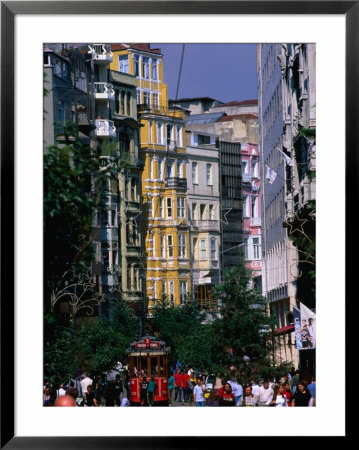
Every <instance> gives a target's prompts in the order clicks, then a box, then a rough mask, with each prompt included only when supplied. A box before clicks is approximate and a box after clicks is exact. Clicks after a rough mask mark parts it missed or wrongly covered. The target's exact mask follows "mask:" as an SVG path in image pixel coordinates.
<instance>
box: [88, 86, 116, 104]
mask: <svg viewBox="0 0 359 450" xmlns="http://www.w3.org/2000/svg"><path fill="white" fill-rule="evenodd" d="M89 91H90V93H91V95H93V96H94V97H95V99H97V100H115V91H114V90H113V86H112V84H110V83H93V84H91V83H90V85H89Z"/></svg>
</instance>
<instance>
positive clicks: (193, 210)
mask: <svg viewBox="0 0 359 450" xmlns="http://www.w3.org/2000/svg"><path fill="white" fill-rule="evenodd" d="M196 138H197V136H194V132H187V159H188V165H187V186H188V191H187V198H188V216H189V219H190V248H191V257H192V268H193V270H192V286H193V291H194V298H195V300H196V301H197V302H198V304H199V305H200V307H201V308H202V309H207V308H208V307H209V302H210V290H211V288H212V287H213V286H214V285H216V284H218V283H219V282H220V277H221V273H220V271H221V264H220V255H221V250H220V220H219V218H220V203H219V153H218V148H217V147H216V144H215V138H216V136H215V135H211V136H210V135H208V141H209V143H208V144H202V143H199V141H198V139H196Z"/></svg>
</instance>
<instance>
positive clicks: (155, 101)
mask: <svg viewBox="0 0 359 450" xmlns="http://www.w3.org/2000/svg"><path fill="white" fill-rule="evenodd" d="M152 106H153V109H159V108H158V94H152Z"/></svg>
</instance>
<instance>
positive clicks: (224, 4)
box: [0, 0, 359, 449]
mask: <svg viewBox="0 0 359 450" xmlns="http://www.w3.org/2000/svg"><path fill="white" fill-rule="evenodd" d="M104 11H106V14H200V15H203V14H204V11H205V14H216V15H219V14H275V15H280V14H298V15H299V14H341V15H345V20H346V137H345V145H346V153H345V155H346V180H345V187H346V194H347V195H346V227H345V230H346V234H347V233H348V232H349V220H348V211H349V210H350V205H354V206H356V205H357V200H358V198H357V196H358V180H357V176H358V170H357V168H358V155H359V152H358V151H357V150H358V145H357V139H356V130H357V127H358V120H359V116H358V108H359V89H358V84H359V64H358V60H359V1H336V0H334V1H255V0H254V1H237V0H234V1H199V0H195V1H86V2H80V1H77V2H76V1H74V2H71V1H4V2H1V212H0V214H1V216H0V226H1V241H0V243H1V263H0V265H1V278H0V281H1V376H0V383H1V386H0V403H1V442H0V447H1V448H6V449H75V448H77V449H79V448H86V449H100V448H101V449H102V448H103V449H115V448H121V449H132V448H146V449H155V448H156V449H157V448H201V447H205V446H206V447H207V446H211V445H213V444H214V445H216V444H217V443H218V442H216V441H217V438H213V437H211V438H205V437H183V436H178V437H175V438H173V437H160V436H158V437H88V438H85V437H41V436H39V437H17V436H15V435H14V429H15V426H14V425H15V407H14V389H12V388H11V386H12V380H13V379H14V331H15V330H14V318H15V315H14V297H15V293H14V281H15V277H14V248H15V242H14V225H15V222H14V156H15V153H14V152H15V148H14V132H15V129H14V123H15V122H14V121H15V116H14V113H15V111H14V78H15V69H14V36H15V34H14V33H15V24H14V22H15V16H16V15H17V14H104ZM5 216H6V221H5V220H1V219H4V218H5ZM355 248H356V247H355ZM351 250H352V251H351V253H353V247H352V243H351ZM348 253H349V252H346V285H347V286H348V282H349V280H351V279H353V278H354V270H356V267H354V265H350V264H349V260H348ZM348 328H349V327H346V330H348ZM346 333H348V331H346ZM347 336H348V335H346V337H347ZM346 361H347V362H346V364H347V369H346V372H347V373H348V372H350V373H355V372H354V369H353V368H352V370H350V367H349V364H350V362H349V361H348V360H347V359H346ZM328 376H330V374H328ZM337 381H338V380H337ZM339 382H340V381H339ZM337 386H338V385H337ZM278 425H279V429H278V430H280V427H281V426H282V424H278ZM289 425H290V424H289ZM179 428H181V427H179ZM179 431H180V430H179ZM345 437H346V438H347V437H349V430H348V428H347V433H346V436H345ZM220 439H221V440H223V439H226V438H220ZM226 442H227V441H226ZM218 444H219V443H218ZM219 445H221V444H219ZM222 445H223V444H222Z"/></svg>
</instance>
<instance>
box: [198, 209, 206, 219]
mask: <svg viewBox="0 0 359 450" xmlns="http://www.w3.org/2000/svg"><path fill="white" fill-rule="evenodd" d="M199 209H200V216H201V217H200V219H201V220H205V218H206V205H200V207H199Z"/></svg>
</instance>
